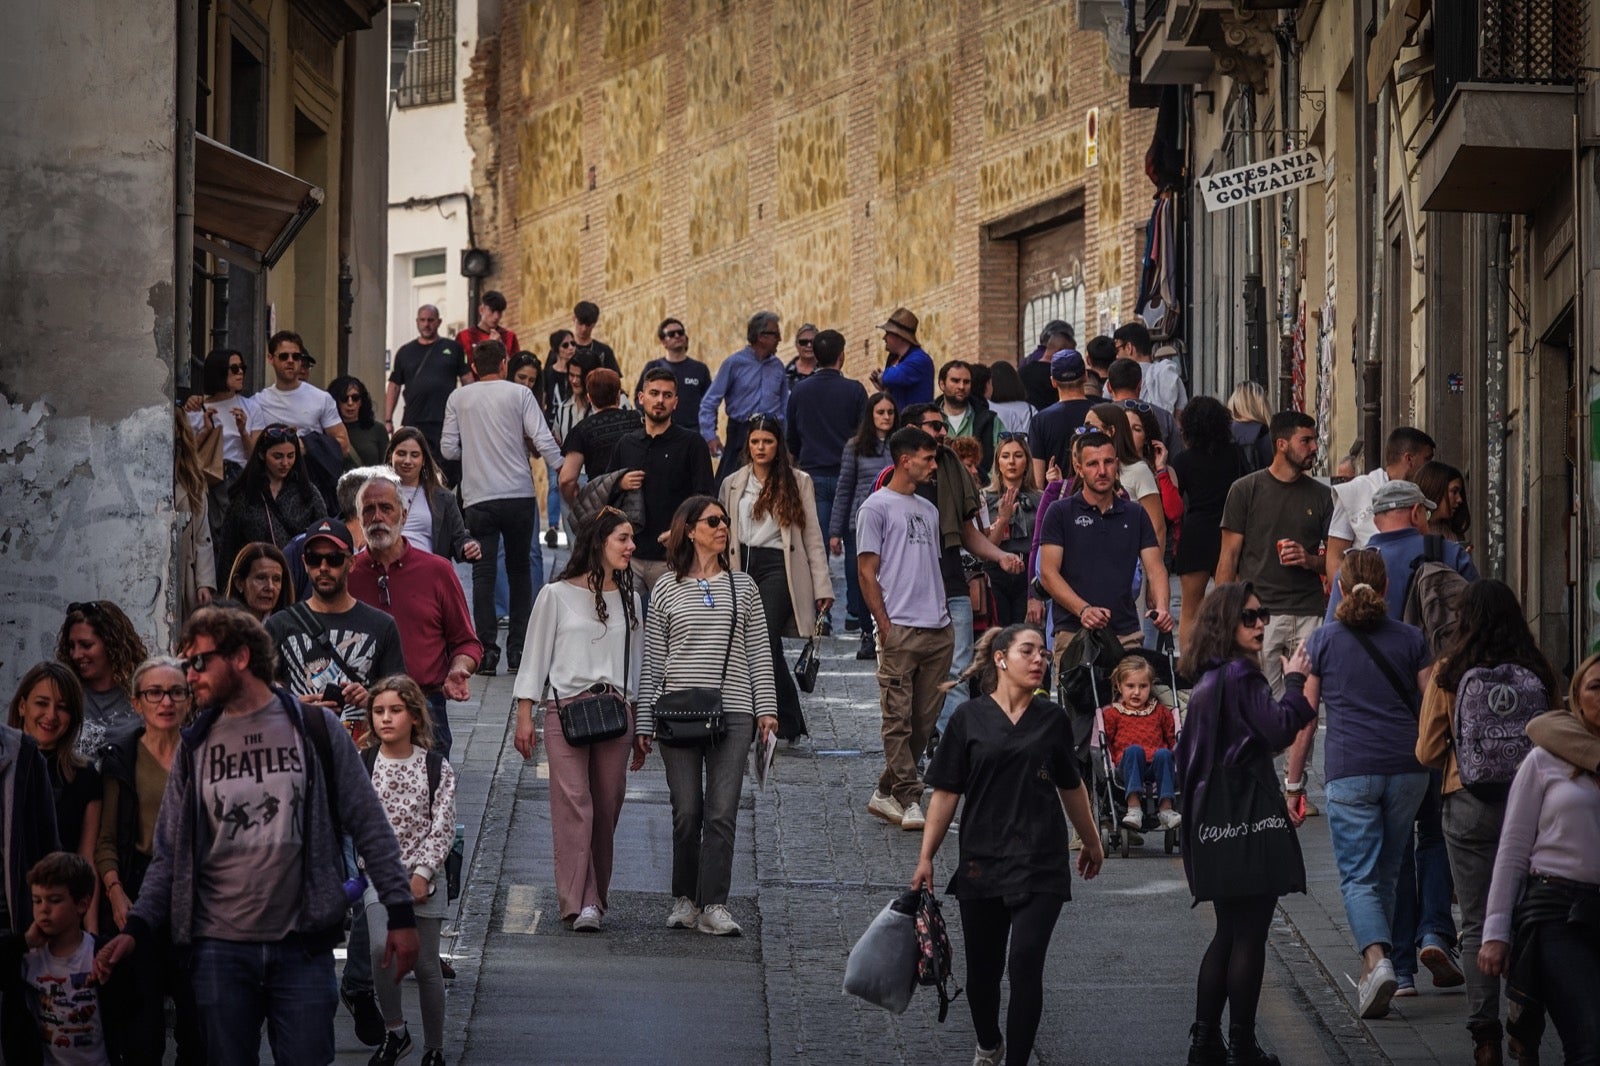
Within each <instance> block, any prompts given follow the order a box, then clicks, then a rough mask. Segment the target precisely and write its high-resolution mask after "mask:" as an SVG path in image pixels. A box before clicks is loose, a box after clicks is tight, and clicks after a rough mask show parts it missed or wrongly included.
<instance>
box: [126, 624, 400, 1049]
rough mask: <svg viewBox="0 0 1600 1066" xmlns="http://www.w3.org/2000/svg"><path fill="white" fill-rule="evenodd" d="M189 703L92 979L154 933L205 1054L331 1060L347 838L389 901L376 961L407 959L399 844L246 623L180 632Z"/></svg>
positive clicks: (364, 782)
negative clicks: (151, 843) (178, 953)
mask: <svg viewBox="0 0 1600 1066" xmlns="http://www.w3.org/2000/svg"><path fill="white" fill-rule="evenodd" d="M179 647H180V648H182V654H183V656H184V658H186V659H187V660H188V676H189V684H190V686H191V688H192V689H193V691H194V701H195V705H196V706H198V707H201V708H204V709H203V710H202V711H201V713H200V716H199V718H198V719H196V721H195V722H194V724H193V725H191V726H190V727H189V728H188V729H186V730H184V733H183V742H182V743H181V744H180V745H179V747H178V752H177V755H176V756H175V757H174V759H173V763H172V771H171V774H170V776H169V777H168V779H167V791H166V794H165V795H164V796H163V797H162V800H161V814H160V816H159V819H158V821H157V823H156V832H155V844H156V848H155V858H154V860H153V861H152V862H151V865H150V869H149V872H148V873H146V874H145V879H144V885H143V887H142V888H141V890H140V893H139V899H138V900H137V901H136V902H135V903H134V906H133V912H132V913H131V914H130V915H129V918H128V924H127V926H126V928H125V929H124V931H123V932H122V934H121V935H119V936H117V937H115V938H114V939H112V940H111V941H110V942H109V943H108V944H107V945H106V946H105V947H104V948H102V949H101V950H100V952H99V955H98V957H97V959H96V967H95V969H96V972H97V973H98V974H99V975H100V978H101V980H104V979H106V978H107V977H109V975H110V972H111V970H112V968H113V967H115V966H116V964H117V963H118V962H119V961H120V960H121V959H123V958H124V957H126V956H127V955H128V954H129V953H130V952H132V951H133V950H135V945H137V944H138V943H140V942H143V941H146V940H147V939H148V938H150V937H151V936H152V935H153V934H154V933H155V932H156V931H157V930H159V929H160V928H161V927H162V926H166V927H167V929H168V932H169V934H170V936H171V938H172V942H173V943H174V944H177V945H187V946H188V947H189V948H190V949H191V958H192V971H191V973H192V978H193V982H194V990H195V1005H196V1007H197V1009H198V1014H199V1016H200V1019H201V1023H202V1026H203V1030H204V1035H205V1042H206V1056H205V1057H206V1061H207V1062H211V1063H218V1064H229V1063H245V1062H252V1063H253V1062H255V1061H256V1060H257V1053H258V1049H259V1046H260V1043H261V1025H262V1022H263V1021H265V1022H267V1023H268V1038H269V1040H270V1042H271V1045H272V1055H273V1059H274V1060H275V1061H277V1062H293V1063H307V1064H317V1063H331V1062H332V1061H333V1057H334V1039H333V1018H334V1013H335V1010H336V1008H337V1007H338V994H337V992H336V990H335V984H334V973H333V948H334V946H335V945H336V944H338V943H339V941H340V939H341V938H342V937H343V933H344V914H345V911H346V910H347V909H348V906H349V900H348V898H347V896H346V894H345V886H344V881H345V876H346V873H345V865H344V857H343V850H342V848H341V839H342V837H343V835H344V834H346V833H348V834H349V835H350V836H351V837H352V838H353V840H354V842H355V846H356V851H357V852H358V853H359V854H360V856H361V858H362V860H363V862H364V863H365V867H366V875H367V876H368V877H369V878H371V879H372V883H373V886H374V887H375V888H376V890H377V892H378V898H379V899H380V900H381V901H382V902H383V904H384V905H385V906H386V907H387V908H388V912H389V938H388V944H387V950H386V951H385V954H384V960H383V961H384V965H385V966H386V967H387V966H388V965H389V964H390V963H391V962H392V963H393V964H394V966H395V968H396V974H395V976H396V978H397V979H398V978H399V977H403V976H404V975H405V974H406V972H407V971H409V970H410V969H411V967H412V964H413V963H415V961H416V958H417V930H416V919H415V917H414V916H413V914H412V910H411V887H410V884H409V881H408V879H407V876H406V873H405V870H404V869H403V868H402V866H401V864H400V849H399V846H398V844H396V842H395V837H394V832H393V831H392V830H391V829H390V828H389V820H388V818H387V816H385V814H384V811H383V807H382V805H381V804H380V803H379V801H378V797H377V793H375V792H373V790H372V784H371V782H370V781H369V780H368V778H367V772H366V769H365V767H364V766H363V765H362V762H361V757H360V755H358V754H357V752H356V749H355V746H354V745H353V744H351V743H350V739H349V736H348V734H346V733H345V731H344V729H343V728H342V727H341V726H340V725H339V720H338V718H336V717H335V716H334V715H333V714H332V713H331V712H329V711H325V710H323V709H321V708H317V707H306V706H304V705H302V704H301V703H300V702H299V701H298V700H296V699H295V698H294V697H293V696H291V695H289V694H288V693H287V692H284V691H282V690H281V689H274V688H272V687H271V683H272V676H273V650H272V638H271V637H269V636H268V635H267V632H266V630H265V629H264V628H263V627H262V626H261V623H259V622H258V621H256V619H255V618H254V616H252V615H250V614H248V613H246V612H244V611H240V610H234V609H229V608H221V607H206V608H202V609H200V610H199V611H196V612H195V613H194V614H193V615H192V616H190V618H189V621H188V622H187V623H186V624H185V626H184V628H183V634H182V636H181V637H180V638H179Z"/></svg>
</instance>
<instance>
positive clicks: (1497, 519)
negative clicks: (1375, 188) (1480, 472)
mask: <svg viewBox="0 0 1600 1066" xmlns="http://www.w3.org/2000/svg"><path fill="white" fill-rule="evenodd" d="M1496 221H1497V223H1498V224H1497V225H1496V226H1495V228H1494V230H1493V231H1491V232H1490V233H1489V234H1488V236H1489V267H1488V271H1487V274H1486V276H1485V278H1484V283H1485V284H1486V285H1487V286H1488V293H1487V294H1486V297H1487V298H1486V301H1485V311H1486V314H1485V316H1484V317H1485V319H1486V320H1487V330H1486V334H1487V335H1486V336H1485V338H1484V348H1485V353H1484V354H1485V359H1484V362H1485V364H1486V369H1487V370H1488V373H1487V374H1486V375H1485V379H1486V380H1485V384H1484V390H1483V400H1484V407H1485V408H1486V409H1487V410H1486V411H1485V414H1486V415H1487V416H1488V418H1487V419H1486V422H1487V425H1488V427H1489V432H1488V439H1487V440H1486V441H1485V442H1484V443H1485V445H1486V447H1485V451H1486V452H1487V456H1486V462H1485V473H1487V474H1488V477H1489V486H1488V489H1489V491H1488V493H1487V497H1488V500H1487V504H1488V511H1489V513H1488V515H1487V518H1488V521H1487V523H1486V526H1487V529H1486V533H1487V536H1486V540H1487V542H1488V543H1487V544H1486V545H1485V549H1484V550H1485V554H1484V573H1485V574H1486V575H1487V576H1489V577H1493V578H1499V579H1501V580H1504V579H1505V573H1506V481H1507V479H1506V432H1507V431H1506V386H1507V381H1506V376H1507V373H1508V367H1507V360H1506V337H1507V335H1508V334H1509V333H1510V331H1511V318H1510V315H1511V304H1510V301H1509V300H1508V299H1507V293H1506V290H1507V288H1508V287H1509V286H1510V284H1511V216H1510V215H1500V216H1498V217H1497V219H1496ZM1526 362H1528V363H1530V364H1531V362H1532V360H1531V359H1530V360H1526ZM1527 395H1528V394H1527V393H1526V392H1524V393H1523V397H1524V399H1523V411H1522V418H1521V429H1522V440H1523V448H1524V452H1525V453H1526V450H1527V447H1528V443H1529V441H1528V436H1529V434H1528V425H1529V418H1528V408H1527V399H1526V397H1527ZM1524 473H1525V475H1527V474H1529V473H1530V472H1529V471H1528V470H1526V469H1525V470H1524ZM1530 480H1531V477H1529V476H1524V478H1523V487H1524V489H1526V488H1527V486H1528V483H1529V481H1530ZM1523 591H1524V592H1526V591H1527V590H1526V589H1524V590H1523Z"/></svg>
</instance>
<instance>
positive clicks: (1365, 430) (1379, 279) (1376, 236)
mask: <svg viewBox="0 0 1600 1066" xmlns="http://www.w3.org/2000/svg"><path fill="white" fill-rule="evenodd" d="M1358 75H1359V72H1358ZM1392 83H1393V79H1390V78H1386V79H1384V83H1383V87H1382V88H1381V89H1379V90H1378V110H1377V114H1378V116H1379V122H1380V124H1381V122H1382V116H1384V115H1387V114H1388V113H1389V93H1390V92H1392V91H1393V90H1392V88H1391V86H1392ZM1361 106H1362V107H1363V108H1365V107H1366V104H1365V103H1363V104H1362V105H1361ZM1373 133H1374V134H1375V135H1376V139H1377V161H1376V163H1375V165H1374V168H1373V169H1374V174H1373V183H1372V206H1371V209H1370V210H1371V214H1372V217H1371V219H1370V220H1369V221H1370V223H1371V226H1372V233H1371V236H1370V238H1369V239H1370V240H1371V241H1372V258H1371V264H1370V266H1369V267H1368V269H1369V270H1370V271H1371V274H1370V275H1369V276H1368V279H1367V280H1368V282H1369V291H1368V295H1367V358H1366V362H1365V363H1364V364H1363V366H1362V375H1361V392H1362V398H1361V415H1362V428H1361V432H1362V436H1363V437H1364V439H1365V440H1366V442H1367V465H1368V466H1370V467H1375V466H1377V465H1378V464H1379V463H1381V462H1382V461H1383V460H1382V455H1383V439H1384V433H1383V343H1382V334H1383V205H1384V201H1385V199H1386V198H1387V196H1388V192H1389V140H1390V137H1389V131H1388V130H1384V129H1375V130H1373Z"/></svg>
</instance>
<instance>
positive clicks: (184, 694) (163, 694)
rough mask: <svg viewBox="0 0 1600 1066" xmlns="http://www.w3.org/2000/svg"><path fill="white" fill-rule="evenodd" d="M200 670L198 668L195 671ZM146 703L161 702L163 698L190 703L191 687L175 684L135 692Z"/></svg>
mask: <svg viewBox="0 0 1600 1066" xmlns="http://www.w3.org/2000/svg"><path fill="white" fill-rule="evenodd" d="M199 672H200V671H198V670H196V671H195V673H199ZM134 695H135V696H138V697H139V698H140V699H141V700H144V701H145V702H146V703H160V702H161V701H162V699H163V698H165V699H169V700H171V701H172V702H173V703H188V702H189V689H188V688H187V687H186V686H183V685H174V686H173V687H172V688H142V689H140V690H139V691H138V692H135V693H134Z"/></svg>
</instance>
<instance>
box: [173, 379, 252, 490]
mask: <svg viewBox="0 0 1600 1066" xmlns="http://www.w3.org/2000/svg"><path fill="white" fill-rule="evenodd" d="M245 370H246V366H245V361H244V356H242V355H240V354H239V352H238V350H237V349H235V348H217V349H215V350H213V351H212V352H210V353H209V354H207V355H206V361H205V363H204V365H203V366H202V369H201V371H200V375H201V377H200V387H201V389H202V390H203V391H204V393H205V395H204V396H203V397H200V398H198V399H197V398H194V397H191V398H190V400H189V402H188V403H186V404H185V405H184V410H185V411H186V412H187V413H188V415H189V425H190V426H192V427H193V429H194V432H195V437H196V439H197V443H198V444H199V445H200V446H201V447H205V446H207V445H208V444H209V443H210V438H211V435H212V434H213V433H221V434H222V469H223V473H224V474H225V475H226V476H227V480H230V481H231V480H232V479H233V478H235V477H237V476H238V474H239V471H241V470H243V469H244V464H245V461H246V460H248V459H249V458H250V453H249V449H248V448H247V447H246V445H245V423H246V422H247V421H248V420H249V418H250V398H249V397H248V396H245V395H243V393H242V390H243V389H244V385H245Z"/></svg>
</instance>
